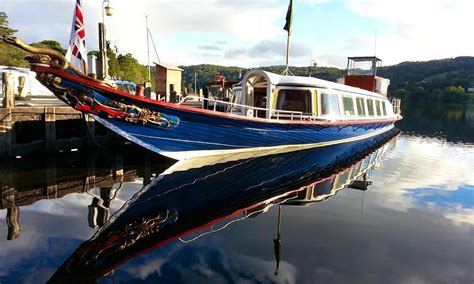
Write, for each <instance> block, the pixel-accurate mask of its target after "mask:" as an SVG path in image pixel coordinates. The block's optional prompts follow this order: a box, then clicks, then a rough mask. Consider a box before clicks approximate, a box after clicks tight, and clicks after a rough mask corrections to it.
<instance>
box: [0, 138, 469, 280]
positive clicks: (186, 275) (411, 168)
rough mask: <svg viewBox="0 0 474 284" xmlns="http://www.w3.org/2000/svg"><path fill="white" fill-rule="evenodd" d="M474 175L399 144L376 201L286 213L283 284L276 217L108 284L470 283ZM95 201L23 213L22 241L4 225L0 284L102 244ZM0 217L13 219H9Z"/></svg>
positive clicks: (146, 261)
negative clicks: (87, 245)
mask: <svg viewBox="0 0 474 284" xmlns="http://www.w3.org/2000/svg"><path fill="white" fill-rule="evenodd" d="M473 168H474V148H472V146H466V145H464V144H454V143H446V142H444V141H443V140H439V139H436V138H420V137H416V136H403V135H402V136H401V137H399V138H398V139H397V141H396V147H395V148H394V149H393V151H392V152H390V153H388V154H387V155H386V156H385V157H384V159H383V161H382V163H381V165H379V167H378V168H377V169H375V170H373V171H372V172H371V176H370V179H371V180H372V181H373V185H372V186H370V188H369V190H368V191H367V192H362V191H357V190H354V189H343V190H341V191H339V192H338V193H337V195H336V196H333V197H331V198H329V199H328V200H326V201H324V202H319V203H314V204H310V205H309V206H306V207H298V206H286V205H283V206H282V207H281V208H282V226H281V234H282V237H281V238H282V248H281V249H282V252H281V264H280V268H279V275H278V276H275V275H274V270H275V259H274V251H273V239H275V238H276V232H277V215H278V207H277V206H273V207H271V208H270V210H269V211H268V212H266V213H264V214H260V215H258V216H255V217H254V218H248V219H244V220H241V221H239V222H235V223H232V224H231V225H229V226H228V227H227V228H226V229H225V230H221V231H219V232H216V233H213V234H209V235H206V236H203V237H201V238H198V239H197V240H195V241H193V242H190V243H184V242H183V241H180V240H177V241H174V242H171V243H168V244H165V245H163V246H161V247H159V248H157V249H155V250H152V251H150V252H148V253H146V254H142V255H139V256H137V257H135V258H132V259H131V260H129V261H128V262H126V263H125V264H123V265H122V266H119V267H118V268H116V269H115V270H114V271H113V273H112V274H110V275H109V276H107V277H103V278H101V280H100V281H101V282H105V283H108V282H126V281H130V280H135V281H145V282H157V281H163V282H165V283H166V282H168V283H169V282H173V283H177V282H187V283H189V282H192V283H221V282H234V283H235V282H238V283H241V282H247V281H249V282H276V283H294V282H298V283H347V282H353V283H381V282H382V283H455V282H459V283H472V281H473V280H474V272H473V270H472V267H474V243H473V242H474V241H473V240H474V238H473V237H474V230H473V224H474V175H473V174H472V169H473ZM142 181H143V180H142V179H141V178H140V177H138V176H137V177H136V181H135V182H128V183H125V184H124V185H123V186H124V187H123V188H122V189H121V190H120V191H118V193H117V198H116V199H114V200H113V201H112V203H111V212H110V213H111V214H112V213H113V212H114V211H116V210H118V209H119V208H120V207H121V206H122V205H123V204H124V203H125V202H126V201H127V200H129V199H130V198H131V197H132V196H133V194H134V193H135V192H137V191H139V190H140V189H141V188H142V186H141V183H142ZM118 187H119V184H116V185H114V189H117V188H118ZM222 190H226V188H225V187H224V188H222ZM95 192H96V194H99V193H98V190H95ZM92 202H93V196H91V195H89V194H79V193H73V194H69V195H66V196H65V197H63V198H61V199H56V200H41V201H38V202H36V203H34V204H33V205H30V206H26V207H21V209H20V225H21V233H20V236H19V237H18V238H17V239H16V240H13V241H7V240H6V235H7V225H6V223H4V222H2V223H0V232H2V234H3V239H2V240H0V242H2V244H1V246H0V265H1V266H2V270H1V271H0V282H2V283H3V282H5V283H12V282H30V283H38V282H45V281H47V280H48V279H49V278H50V277H51V275H52V274H53V273H54V272H55V271H56V270H57V269H58V267H59V266H60V265H61V264H62V263H63V262H64V261H65V260H66V259H67V258H68V257H69V256H70V255H71V254H73V252H74V251H75V250H76V248H77V247H78V246H79V245H81V243H83V242H84V241H86V240H88V239H89V238H90V237H91V236H92V235H93V234H94V233H95V231H96V229H92V228H90V227H89V225H88V219H87V215H88V210H89V208H88V206H89V205H91V203H92ZM0 216H1V218H2V219H3V220H5V218H6V210H1V211H0ZM238 217H241V215H239V216H238ZM225 223H226V222H221V223H218V224H216V225H215V226H216V228H217V227H219V226H222V225H223V224H225ZM204 231H209V228H207V229H204ZM198 234H199V233H194V234H192V235H191V236H186V237H183V240H189V239H191V238H192V237H193V236H196V235H198Z"/></svg>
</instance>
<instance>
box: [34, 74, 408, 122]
mask: <svg viewBox="0 0 474 284" xmlns="http://www.w3.org/2000/svg"><path fill="white" fill-rule="evenodd" d="M31 70H32V71H34V72H37V73H50V74H55V75H57V76H59V77H61V78H65V79H68V80H71V81H73V82H76V83H79V84H82V85H86V86H88V87H92V88H95V89H99V90H101V91H104V92H108V93H113V94H115V95H117V96H119V97H125V98H128V99H131V100H135V101H139V102H144V103H148V104H152V105H156V106H161V107H167V108H172V109H178V110H182V111H187V112H193V113H200V114H204V115H209V116H215V117H222V118H228V119H235V120H244V121H254V122H261V123H277V124H300V125H320V126H334V125H360V124H388V123H394V122H396V121H398V120H400V119H401V118H397V119H381V120H351V121H299V120H298V121H292V120H274V119H267V118H258V117H246V116H241V115H236V114H229V113H223V112H215V111H212V110H206V109H198V108H194V107H190V106H183V105H178V104H174V103H168V102H163V101H157V100H152V99H148V98H145V97H139V96H134V95H131V94H129V93H126V92H123V91H120V90H117V89H114V88H111V87H108V86H105V85H102V84H99V83H97V82H94V81H92V80H87V79H85V78H82V77H78V76H74V75H72V74H70V73H68V72H65V71H62V70H57V69H53V68H51V67H44V66H32V67H31Z"/></svg>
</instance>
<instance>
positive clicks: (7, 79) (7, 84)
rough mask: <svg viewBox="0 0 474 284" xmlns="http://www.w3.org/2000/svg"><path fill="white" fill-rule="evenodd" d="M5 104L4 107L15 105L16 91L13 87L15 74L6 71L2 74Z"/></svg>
mask: <svg viewBox="0 0 474 284" xmlns="http://www.w3.org/2000/svg"><path fill="white" fill-rule="evenodd" d="M2 84H3V105H2V107H4V108H12V107H15V93H14V89H13V74H12V73H9V72H5V73H3V75H2Z"/></svg>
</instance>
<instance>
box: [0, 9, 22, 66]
mask: <svg viewBox="0 0 474 284" xmlns="http://www.w3.org/2000/svg"><path fill="white" fill-rule="evenodd" d="M16 32H17V30H14V29H12V28H10V27H9V26H8V16H7V14H6V13H5V12H0V36H12V35H14V34H15V33H16ZM25 56H26V52H24V51H22V50H20V49H18V48H16V47H13V46H11V45H8V44H5V43H3V42H0V65H6V66H18V67H28V64H27V63H26V61H25V60H23V58H24V57H25Z"/></svg>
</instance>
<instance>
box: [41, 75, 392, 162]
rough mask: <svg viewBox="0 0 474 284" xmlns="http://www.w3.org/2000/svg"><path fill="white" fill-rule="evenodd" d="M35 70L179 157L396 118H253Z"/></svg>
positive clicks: (296, 142) (65, 95) (347, 130)
mask: <svg viewBox="0 0 474 284" xmlns="http://www.w3.org/2000/svg"><path fill="white" fill-rule="evenodd" d="M36 71H37V72H46V71H47V72H50V73H53V74H54V75H56V76H59V78H61V79H60V80H57V82H59V83H57V82H56V83H55V81H54V80H50V83H49V87H50V89H52V90H53V92H54V93H55V94H56V95H57V96H58V97H60V98H61V99H63V100H64V101H65V102H66V103H68V104H69V105H71V106H72V107H74V108H76V109H78V110H80V111H82V112H84V113H86V114H90V115H92V116H93V117H94V119H96V121H98V122H99V123H101V124H103V125H105V126H106V127H107V128H109V129H111V130H112V131H114V132H116V133H118V134H119V135H121V136H123V137H125V138H127V139H128V140H130V141H132V142H134V143H136V144H139V145H141V146H143V147H146V148H148V149H150V150H152V151H154V152H156V153H159V154H162V155H164V156H167V157H170V158H173V159H176V160H183V159H189V158H196V157H207V156H213V155H226V154H230V155H236V154H239V155H242V153H246V154H247V156H242V157H241V158H245V157H249V156H261V155H266V154H274V153H284V152H290V151H296V150H303V149H310V148H316V147H324V146H329V145H337V144H341V143H347V142H354V141H358V140H362V139H366V138H371V137H374V136H377V135H380V134H382V133H385V132H386V131H389V130H390V129H392V128H393V124H394V122H395V121H396V120H394V119H392V120H381V121H375V120H365V121H339V122H329V121H295V120H293V121H290V120H286V121H285V120H275V119H260V118H251V117H244V116H237V115H232V114H226V113H219V112H213V111H208V110H201V109H197V108H191V107H186V106H182V105H177V104H171V103H166V102H158V101H153V100H149V99H146V98H141V97H137V96H133V95H130V94H126V93H123V92H120V91H117V90H115V89H112V88H109V87H106V86H103V85H99V84H95V83H93V82H89V81H88V80H84V79H81V78H77V76H75V75H74V74H72V73H70V72H69V73H68V72H64V71H56V70H53V69H50V68H46V69H45V70H43V69H40V70H36ZM50 76H53V75H50ZM48 82H49V81H48ZM48 82H46V85H47V86H48ZM51 82H52V83H51Z"/></svg>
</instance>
